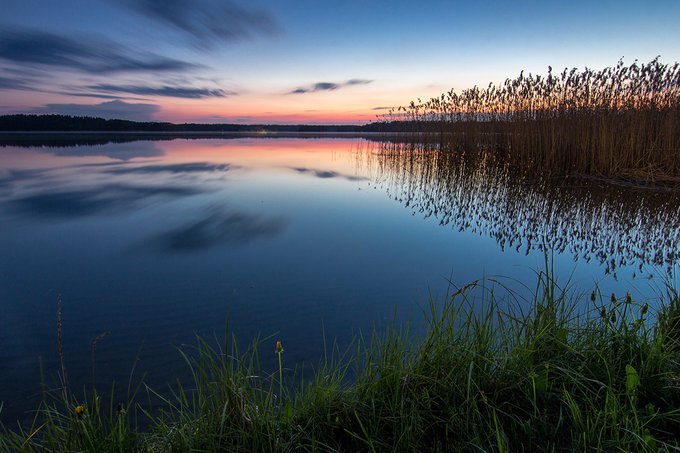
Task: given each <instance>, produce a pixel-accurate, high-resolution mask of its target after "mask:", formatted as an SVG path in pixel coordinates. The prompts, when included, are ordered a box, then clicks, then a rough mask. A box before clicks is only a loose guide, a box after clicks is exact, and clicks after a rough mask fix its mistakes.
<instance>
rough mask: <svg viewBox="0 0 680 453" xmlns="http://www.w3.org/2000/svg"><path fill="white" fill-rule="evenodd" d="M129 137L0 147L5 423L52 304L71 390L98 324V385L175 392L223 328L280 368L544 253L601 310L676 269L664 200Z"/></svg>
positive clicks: (82, 372) (264, 147) (341, 151)
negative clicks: (204, 344) (192, 357)
mask: <svg viewBox="0 0 680 453" xmlns="http://www.w3.org/2000/svg"><path fill="white" fill-rule="evenodd" d="M143 138H144V137H142V136H140V137H136V138H128V139H125V140H123V139H121V140H114V141H109V140H99V144H97V143H98V140H95V139H93V138H90V139H80V140H67V139H64V138H63V137H62V138H61V139H60V140H56V141H55V140H52V141H43V142H41V141H40V140H37V141H35V140H34V141H31V140H26V141H25V142H21V140H19V141H18V142H17V143H14V142H13V144H11V145H8V144H6V145H5V146H3V147H1V148H0V251H1V253H2V259H0V307H1V313H2V316H1V317H0V364H2V373H0V401H1V402H3V408H2V412H1V413H0V416H1V417H2V421H3V422H4V423H7V424H10V423H12V422H13V421H14V420H16V419H17V418H18V417H20V418H26V417H27V416H28V417H29V418H30V413H29V412H27V411H30V410H32V409H35V408H36V407H37V404H38V402H39V401H40V399H41V397H40V389H41V380H42V381H44V382H45V384H46V385H47V386H48V387H50V388H52V387H56V386H57V373H58V372H59V370H60V360H59V351H58V341H57V305H58V303H57V301H58V300H59V298H61V335H62V346H63V356H64V360H65V365H66V370H67V375H68V379H69V382H70V384H71V387H72V388H73V389H74V390H75V392H76V394H82V392H80V393H79V391H80V390H79V389H82V388H83V387H86V388H88V389H89V388H90V387H91V385H92V343H93V341H94V340H95V338H97V336H98V335H100V334H102V333H104V332H110V334H109V335H107V336H106V337H103V338H101V339H100V340H99V341H98V342H97V344H96V354H95V360H96V374H95V381H96V385H97V388H98V389H99V390H100V391H105V390H106V389H110V385H111V382H112V381H115V382H116V383H117V386H118V388H120V389H126V388H127V386H128V383H129V382H132V383H133V385H134V383H137V382H139V381H140V380H141V379H142V377H144V382H145V383H146V384H147V385H149V386H150V387H151V388H153V389H154V390H157V391H159V392H161V393H163V392H166V391H167V390H168V389H169V388H170V387H171V386H172V385H174V383H175V382H176V380H177V379H180V380H181V381H185V380H186V379H187V368H186V366H185V364H184V362H183V361H182V358H181V355H180V353H179V351H177V348H185V346H183V345H194V344H195V343H196V335H200V336H201V337H203V338H206V339H208V341H210V342H213V341H214V342H215V344H217V343H219V342H221V341H223V338H224V330H225V325H226V320H227V316H229V330H230V332H231V333H233V334H234V335H235V337H236V339H237V340H238V341H239V344H241V345H243V346H244V347H245V346H246V345H247V344H248V343H249V342H250V341H252V340H253V339H255V338H260V339H261V340H262V347H261V358H262V363H263V368H264V369H270V370H271V371H273V370H274V369H275V367H274V360H275V358H276V356H275V354H274V345H275V343H276V341H277V340H280V341H281V342H282V343H283V346H284V349H285V353H284V359H285V364H286V366H287V367H288V368H294V367H295V366H296V365H302V364H306V365H310V364H312V365H313V364H314V363H318V360H319V359H320V357H321V356H322V354H323V348H324V337H325V338H327V339H328V341H329V343H330V342H331V341H332V340H333V339H337V340H338V343H339V344H340V345H346V344H348V342H349V341H350V340H351V338H353V337H354V336H355V335H356V334H357V333H358V332H359V331H364V332H365V331H367V330H368V329H370V328H371V327H372V326H376V327H377V328H380V327H381V326H386V325H388V324H389V323H391V322H392V320H395V321H396V322H397V323H405V322H407V321H408V319H409V317H412V319H413V323H414V325H415V326H416V328H417V325H418V321H419V319H420V318H419V316H420V304H421V303H422V302H424V301H427V300H428V298H429V297H430V294H432V295H433V296H437V297H439V296H443V295H444V294H445V293H446V291H447V289H450V288H455V287H457V286H462V285H464V284H467V283H470V282H472V281H474V280H477V279H480V278H483V277H487V278H493V279H495V280H496V281H498V282H501V283H502V284H503V285H507V286H509V287H511V288H513V289H514V290H515V291H517V294H518V295H525V294H527V293H528V291H527V290H526V289H525V288H523V287H522V284H523V283H526V285H528V286H529V287H533V286H534V285H535V283H536V272H538V271H539V270H541V269H543V268H544V267H545V264H544V263H545V260H546V255H547V256H548V259H549V261H550V262H551V263H552V266H554V269H555V275H556V276H557V277H558V279H559V281H560V282H561V283H562V284H565V285H566V284H567V282H569V285H571V286H573V287H574V288H575V289H576V290H579V291H581V292H583V293H584V294H587V295H589V294H590V291H592V290H593V289H594V288H595V287H597V288H599V291H600V292H601V293H602V294H603V297H606V299H608V298H609V296H610V295H611V293H612V292H614V293H616V294H617V297H623V296H625V294H626V292H627V291H630V293H631V294H632V296H633V298H635V299H637V300H640V301H650V302H654V301H655V300H656V299H655V297H656V295H657V292H658V291H661V290H662V289H663V285H664V283H665V282H666V281H667V279H668V278H673V276H674V272H675V269H676V268H677V258H678V252H679V251H680V245H679V244H680V201H679V200H678V196H677V193H675V192H672V191H666V190H660V189H655V190H652V189H639V188H636V187H634V186H629V185H623V184H616V185H615V184H610V183H608V182H606V181H603V180H598V179H596V178H589V179H584V178H566V179H565V178H561V179H551V178H541V177H530V176H528V175H526V174H522V173H521V172H517V171H514V170H512V169H509V168H506V167H504V166H502V165H499V164H496V163H494V162H493V161H492V160H491V159H482V158H477V159H466V158H462V157H461V156H459V155H456V154H452V153H446V152H440V151H438V150H436V149H430V148H427V147H423V146H411V145H399V144H396V143H392V142H380V141H377V140H376V139H375V138H372V139H367V138H362V137H340V138H338V137H268V136H263V137H232V138H210V139H205V138H201V139H199V138H194V139H187V138H175V139H172V140H170V139H166V140H148V139H147V140H143ZM489 284H490V285H491V286H493V285H500V284H496V283H489ZM498 292H499V293H500V292H502V287H501V286H498ZM586 298H587V297H586ZM586 298H584V299H586ZM41 369H42V375H43V376H44V377H42V378H41ZM291 373H292V372H291ZM131 374H132V377H131Z"/></svg>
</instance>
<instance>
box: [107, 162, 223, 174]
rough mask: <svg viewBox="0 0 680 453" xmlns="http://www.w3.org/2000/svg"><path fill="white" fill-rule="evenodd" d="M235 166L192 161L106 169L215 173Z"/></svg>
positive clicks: (123, 172)
mask: <svg viewBox="0 0 680 453" xmlns="http://www.w3.org/2000/svg"><path fill="white" fill-rule="evenodd" d="M232 168H234V167H233V166H232V165H231V164H211V163H208V162H190V163H185V164H170V165H143V166H138V167H124V168H115V169H110V170H106V171H105V172H106V173H111V174H131V173H139V174H155V173H173V174H179V173H214V172H226V171H229V170H230V169H232Z"/></svg>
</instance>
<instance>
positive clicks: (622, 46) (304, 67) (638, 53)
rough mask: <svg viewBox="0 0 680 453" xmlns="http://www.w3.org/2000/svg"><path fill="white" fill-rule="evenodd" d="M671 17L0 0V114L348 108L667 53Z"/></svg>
mask: <svg viewBox="0 0 680 453" xmlns="http://www.w3.org/2000/svg"><path fill="white" fill-rule="evenodd" d="M678 23H680V1H678V0H666V1H654V0H650V1H646V2H641V1H626V0H619V1H609V0H603V1H593V0H589V1H581V0H573V1H569V2H566V1H561V2H548V1H543V2H538V1H522V0H516V1H507V2H506V1H484V0H474V1H455V0H451V1H437V0H434V1H412V0H409V1H402V0H391V1H382V0H372V1H368V0H361V1H359V0H356V1H353V0H336V1H332V0H326V1H324V0H271V1H264V0H248V1H237V0H233V1H230V0H59V1H56V0H2V15H1V16H0V115H1V114H13V113H60V114H68V115H83V116H99V117H104V118H123V119H130V120H135V121H170V122H175V123H185V122H196V123H245V124H263V123H265V124H275V123H276V124H291V123H306V124H364V123H367V122H370V121H375V120H377V119H379V117H380V115H382V114H385V113H387V111H388V109H389V108H391V107H396V106H399V105H407V104H408V103H409V102H410V101H411V100H415V99H417V98H421V99H429V98H430V97H434V96H439V95H440V94H442V93H444V92H447V91H449V90H450V89H455V90H456V91H461V90H463V89H466V88H471V87H472V86H474V85H478V86H482V87H486V86H487V85H488V84H489V83H494V84H501V83H502V82H503V81H504V80H505V79H507V78H514V77H516V76H518V75H519V73H520V71H525V73H528V72H530V73H532V74H547V71H548V66H552V68H553V71H556V70H559V71H561V70H562V69H564V68H573V67H576V68H579V69H584V68H585V67H588V68H591V69H596V70H599V69H602V68H604V67H607V66H615V65H616V63H617V62H618V61H619V60H620V59H623V61H624V62H625V63H627V64H631V63H633V62H634V61H635V60H639V61H640V62H648V61H650V60H652V59H654V58H655V57H656V56H660V61H661V62H662V63H675V62H676V61H680V27H678V25H677V24H678Z"/></svg>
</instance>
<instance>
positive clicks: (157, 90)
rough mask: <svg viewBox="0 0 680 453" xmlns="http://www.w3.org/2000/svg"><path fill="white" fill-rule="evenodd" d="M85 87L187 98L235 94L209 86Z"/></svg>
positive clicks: (109, 91)
mask: <svg viewBox="0 0 680 453" xmlns="http://www.w3.org/2000/svg"><path fill="white" fill-rule="evenodd" d="M87 89H90V90H94V91H102V92H108V93H130V94H134V95H142V96H167V97H175V98H188V99H202V98H211V97H213V98H214V97H218V98H224V97H227V96H231V95H235V94H237V93H235V92H233V91H226V90H223V89H219V88H215V89H210V88H191V87H176V86H162V87H150V86H140V85H112V84H99V85H91V86H89V87H87Z"/></svg>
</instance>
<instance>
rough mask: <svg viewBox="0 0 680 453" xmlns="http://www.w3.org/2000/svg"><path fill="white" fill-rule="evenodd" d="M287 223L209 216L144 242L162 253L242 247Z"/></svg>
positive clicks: (219, 213)
mask: <svg viewBox="0 0 680 453" xmlns="http://www.w3.org/2000/svg"><path fill="white" fill-rule="evenodd" d="M286 224H287V221H286V219H284V218H282V217H264V216H261V215H258V214H251V213H247V212H222V211H220V210H217V211H213V212H209V213H208V214H207V215H205V216H204V217H203V218H199V219H198V220H195V221H193V222H190V223H188V224H186V225H183V226H180V227H178V228H175V229H172V230H169V231H167V232H164V233H161V234H159V235H157V236H155V237H152V238H150V239H149V240H147V241H146V242H145V245H146V246H147V247H149V246H150V247H151V248H152V249H155V250H157V251H159V252H163V253H180V252H193V251H197V250H203V249H208V248H211V247H216V246H218V245H233V246H237V245H243V244H247V243H249V242H252V241H254V240H257V239H262V238H267V237H272V236H276V235H277V234H280V233H281V232H282V231H283V229H284V227H285V226H286Z"/></svg>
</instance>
